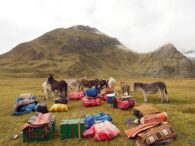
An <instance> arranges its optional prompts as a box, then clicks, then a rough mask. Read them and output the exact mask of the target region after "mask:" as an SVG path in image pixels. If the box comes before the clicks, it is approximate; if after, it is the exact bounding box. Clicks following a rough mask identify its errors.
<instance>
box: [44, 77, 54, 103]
mask: <svg viewBox="0 0 195 146" xmlns="http://www.w3.org/2000/svg"><path fill="white" fill-rule="evenodd" d="M42 88H43V90H42V92H43V97H44V99H48V97H49V95H50V93H51V91H52V90H51V85H50V84H49V83H48V81H47V80H46V81H44V82H43V84H42Z"/></svg>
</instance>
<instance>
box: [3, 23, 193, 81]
mask: <svg viewBox="0 0 195 146" xmlns="http://www.w3.org/2000/svg"><path fill="white" fill-rule="evenodd" d="M194 66H195V62H194V61H192V60H190V59H188V58H187V57H185V56H184V55H183V54H182V53H181V52H179V51H178V50H177V49H176V48H175V46H174V45H172V44H166V45H164V46H162V47H160V48H158V49H157V50H156V51H154V52H151V53H147V54H138V53H135V52H133V51H131V50H130V49H127V48H126V47H125V46H124V45H123V44H121V43H120V41H118V40H117V39H116V38H113V37H110V36H108V35H106V34H104V33H102V32H100V31H99V30H97V29H96V28H92V27H89V26H83V25H76V26H73V27H70V28H66V29H65V28H58V29H55V30H52V31H50V32H47V33H45V34H43V35H42V36H40V37H38V38H36V39H34V40H32V41H29V42H24V43H21V44H19V45H17V46H16V47H14V48H13V49H12V50H11V51H9V52H7V53H5V54H2V55H0V76H12V77H13V76H15V77H46V76H47V75H48V74H49V73H54V74H57V75H60V76H63V77H81V76H84V75H86V76H87V77H92V78H97V77H98V78H101V77H109V76H122V77H124V76H128V77H132V76H136V77H137V76H152V77H177V76H179V77H194V70H195V69H194V68H195V67H194Z"/></svg>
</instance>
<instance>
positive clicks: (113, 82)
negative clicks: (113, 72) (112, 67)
mask: <svg viewBox="0 0 195 146" xmlns="http://www.w3.org/2000/svg"><path fill="white" fill-rule="evenodd" d="M115 85H116V80H115V78H113V77H110V78H109V80H108V87H109V88H113V89H114V87H115Z"/></svg>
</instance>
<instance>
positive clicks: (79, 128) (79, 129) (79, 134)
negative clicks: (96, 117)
mask: <svg viewBox="0 0 195 146" xmlns="http://www.w3.org/2000/svg"><path fill="white" fill-rule="evenodd" d="M80 126H81V124H80V119H79V123H78V136H79V139H80V138H81V127H80Z"/></svg>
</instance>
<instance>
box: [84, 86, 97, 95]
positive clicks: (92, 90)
mask: <svg viewBox="0 0 195 146" xmlns="http://www.w3.org/2000/svg"><path fill="white" fill-rule="evenodd" d="M98 94H99V89H97V88H91V89H88V90H86V91H85V95H86V96H89V97H96V96H97V95H98Z"/></svg>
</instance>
